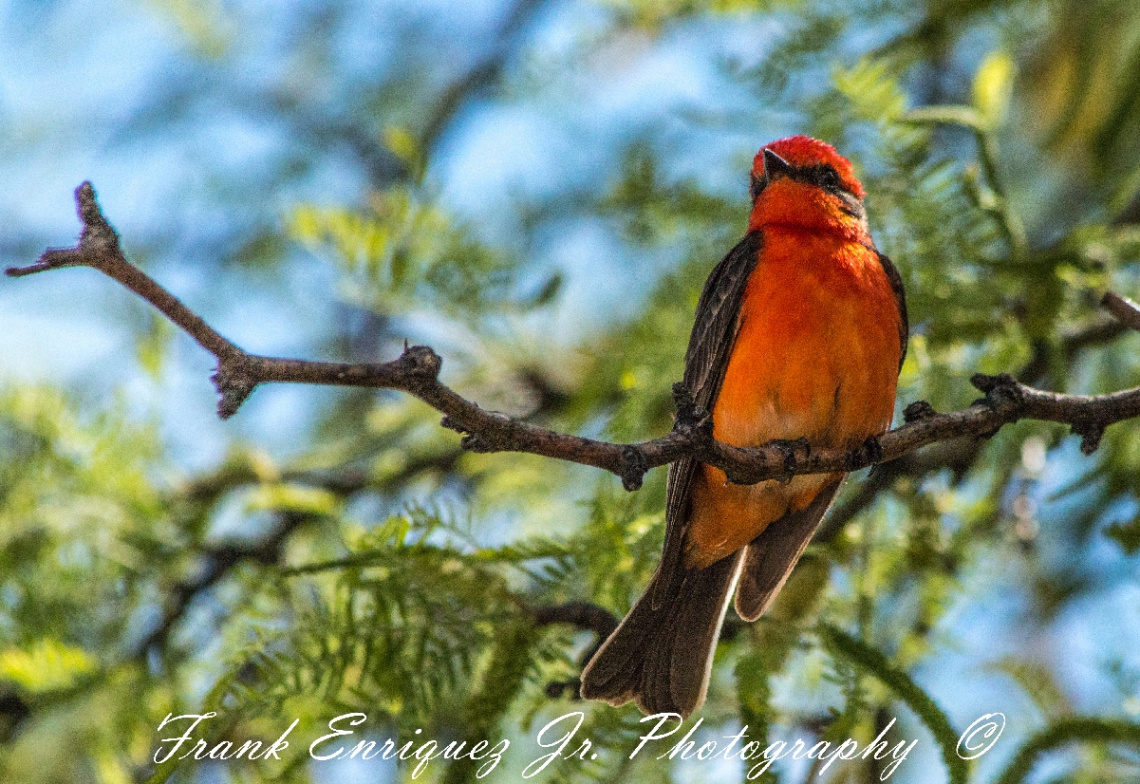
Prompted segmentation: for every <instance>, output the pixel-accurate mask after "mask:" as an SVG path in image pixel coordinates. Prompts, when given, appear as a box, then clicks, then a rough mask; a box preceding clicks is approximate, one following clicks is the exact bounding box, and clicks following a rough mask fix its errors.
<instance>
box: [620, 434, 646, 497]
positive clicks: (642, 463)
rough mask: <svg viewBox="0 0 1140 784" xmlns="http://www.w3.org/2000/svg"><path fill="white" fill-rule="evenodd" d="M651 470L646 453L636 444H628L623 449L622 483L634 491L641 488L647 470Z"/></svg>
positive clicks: (627, 488)
mask: <svg viewBox="0 0 1140 784" xmlns="http://www.w3.org/2000/svg"><path fill="white" fill-rule="evenodd" d="M648 470H649V463H648V462H647V461H646V459H645V453H644V452H642V451H641V450H640V449H638V448H637V447H636V446H633V445H632V444H631V445H628V446H626V447H625V448H624V449H622V450H621V485H622V487H624V488H625V489H626V490H628V491H630V492H633V491H634V490H640V489H641V482H642V480H643V479H644V478H645V472H646V471H648Z"/></svg>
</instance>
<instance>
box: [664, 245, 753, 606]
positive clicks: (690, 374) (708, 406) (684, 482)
mask: <svg viewBox="0 0 1140 784" xmlns="http://www.w3.org/2000/svg"><path fill="white" fill-rule="evenodd" d="M762 245H763V235H762V234H761V233H760V232H758V231H753V232H749V233H748V234H746V235H745V236H744V239H742V240H741V241H740V242H739V243H737V245H736V247H735V248H733V249H732V250H731V251H729V252H728V255H727V256H725V257H724V259H723V260H722V261H721V262H720V264H718V265H716V267H715V268H713V271H712V273H711V274H710V275H709V278H708V280H707V281H706V282H705V288H704V291H703V292H702V293H701V298H700V301H699V302H698V303H697V315H696V319H695V323H694V324H693V332H692V334H691V335H690V336H689V348H688V351H686V352H685V376H684V384H685V387H686V388H687V389H688V390H689V394H691V395H692V397H693V400H694V401H695V402H696V403H697V405H698V406H700V407H701V408H703V409H704V410H706V411H708V412H710V413H711V412H712V408H713V405H714V404H715V403H716V398H717V395H718V394H720V387H721V383H722V382H723V381H724V373H725V370H726V369H727V368H728V359H729V357H730V356H731V355H732V347H733V343H734V342H735V341H736V332H737V329H738V327H739V318H740V303H741V301H742V300H743V298H744V288H745V286H746V285H747V284H748V278H749V277H750V276H751V274H752V270H753V269H755V267H756V262H757V260H758V259H759V256H760V248H761V246H762ZM698 465H699V464H698V463H697V462H696V461H695V460H693V459H692V458H685V459H684V460H679V461H677V462H676V463H673V464H672V465H671V466H670V467H669V484H668V490H667V491H666V496H665V524H666V529H665V551H664V553H663V554H662V556H661V566H660V567H659V576H660V577H661V578H662V579H658V580H657V582H656V583H655V584H654V592H653V606H654V607H658V606H660V604H661V602H662V601H663V599H664V597H666V596H668V595H670V593H671V592H672V591H673V590H674V589H675V588H676V586H675V585H674V583H675V582H676V580H675V579H670V576H671V575H675V576H676V579H681V577H682V576H683V572H684V570H683V569H678V568H677V565H678V563H679V561H678V559H680V557H681V556H682V554H683V550H684V547H683V545H684V538H685V536H684V534H685V531H684V528H685V521H686V519H687V518H688V515H689V490H690V486H691V485H692V481H693V476H694V475H695V474H696V471H697V468H698Z"/></svg>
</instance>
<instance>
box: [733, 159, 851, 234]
mask: <svg viewBox="0 0 1140 784" xmlns="http://www.w3.org/2000/svg"><path fill="white" fill-rule="evenodd" d="M781 177H789V178H791V179H793V180H796V181H797V182H803V183H807V184H808V185H815V186H816V187H818V188H822V189H823V190H825V191H827V192H828V193H833V194H835V195H836V196H838V197H839V198H840V200H841V201H842V202H843V204H842V209H843V211H844V212H845V213H847V214H848V215H850V216H851V217H853V218H859V219H862V218H863V217H865V216H866V211H865V210H864V209H863V202H862V201H860V200H859V197H858V196H856V195H855V194H854V193H852V192H851V191H850V190H848V189H847V188H845V187H844V185H843V178H842V177H840V176H839V172H837V171H836V170H835V167H834V166H832V165H831V164H827V163H819V164H816V165H815V166H793V165H792V164H790V163H788V162H787V161H786V160H784V159H783V158H781V157H780V156H779V155H777V154H776V153H774V152H772V151H771V150H764V175H763V176H758V175H757V174H755V173H753V174H752V180H751V184H750V187H749V189H748V191H749V195H750V196H751V197H752V203H753V204H755V203H756V200H757V199H758V198H760V194H761V193H763V192H764V189H765V188H767V187H768V185H769V184H770V183H771V182H772V181H774V180H778V179H780V178H781Z"/></svg>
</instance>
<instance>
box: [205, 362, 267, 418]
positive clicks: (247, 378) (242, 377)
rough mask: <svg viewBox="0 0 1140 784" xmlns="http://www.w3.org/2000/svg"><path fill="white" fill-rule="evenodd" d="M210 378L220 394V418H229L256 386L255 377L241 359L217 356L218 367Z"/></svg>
mask: <svg viewBox="0 0 1140 784" xmlns="http://www.w3.org/2000/svg"><path fill="white" fill-rule="evenodd" d="M243 358H244V357H243ZM210 380H211V381H213V382H214V389H216V390H218V394H219V395H221V399H220V400H218V416H219V417H220V418H222V419H229V418H230V417H232V416H233V415H234V414H236V413H237V410H238V409H239V408H241V404H242V403H244V402H245V401H246V398H248V397H249V396H250V394H251V393H252V392H253V390H254V389H255V388H256V387H257V379H256V378H255V377H254V375H253V374H252V373H250V372H249V368H248V367H246V363H245V362H243V361H242V360H241V359H221V358H219V360H218V369H217V371H216V372H215V373H214V375H212V376H210Z"/></svg>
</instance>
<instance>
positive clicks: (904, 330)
mask: <svg viewBox="0 0 1140 784" xmlns="http://www.w3.org/2000/svg"><path fill="white" fill-rule="evenodd" d="M875 253H876V254H878V256H879V263H880V264H882V265H883V272H885V273H887V280H889V281H890V282H891V289H892V290H894V292H895V303H896V304H897V305H898V306H899V348H900V349H901V351H900V352H899V370H902V364H903V360H904V359H906V343H907V338H908V337H909V336H910V323H909V322H908V321H907V316H906V289H904V288H903V281H902V275H900V274H899V271H898V268H897V267H895V265H894V263H893V262H892V261H891V260H890V259H888V258H887V257H886V256H885V255H883V254H882V253H879V251H875Z"/></svg>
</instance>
